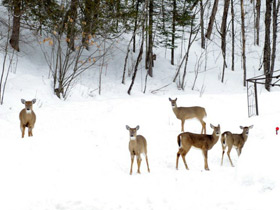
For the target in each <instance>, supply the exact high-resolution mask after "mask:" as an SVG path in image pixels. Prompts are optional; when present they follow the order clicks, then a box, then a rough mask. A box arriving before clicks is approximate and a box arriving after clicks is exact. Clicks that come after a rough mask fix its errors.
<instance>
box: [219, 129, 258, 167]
mask: <svg viewBox="0 0 280 210" xmlns="http://www.w3.org/2000/svg"><path fill="white" fill-rule="evenodd" d="M240 128H241V129H243V131H242V133H240V134H233V133H231V132H230V131H226V132H224V133H223V134H222V136H221V143H222V149H223V152H222V160H221V165H223V159H224V154H225V150H226V148H227V147H228V150H227V155H228V159H229V161H230V164H231V166H232V167H234V165H233V163H232V160H231V158H230V152H231V149H232V147H233V146H235V147H236V151H237V154H238V156H240V154H241V152H242V148H243V146H244V144H245V142H246V141H247V139H248V134H249V129H251V128H253V125H251V126H249V127H243V126H240Z"/></svg>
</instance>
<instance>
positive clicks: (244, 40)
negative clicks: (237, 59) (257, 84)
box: [240, 0, 247, 87]
mask: <svg viewBox="0 0 280 210" xmlns="http://www.w3.org/2000/svg"><path fill="white" fill-rule="evenodd" d="M240 10H241V36H242V64H243V86H244V87H246V73H247V70H246V37H245V12H244V0H240Z"/></svg>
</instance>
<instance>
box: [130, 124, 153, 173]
mask: <svg viewBox="0 0 280 210" xmlns="http://www.w3.org/2000/svg"><path fill="white" fill-rule="evenodd" d="M139 128H140V127H139V125H137V126H136V128H130V127H129V126H128V125H127V126H126V129H127V130H128V131H129V145H128V147H129V151H130V156H131V166H130V175H131V174H132V166H133V162H134V157H135V156H136V158H137V165H138V170H137V173H139V174H140V165H141V161H142V159H141V154H144V155H145V158H146V163H147V168H148V172H150V168H149V162H148V156H147V141H146V139H145V137H144V136H141V135H137V130H139Z"/></svg>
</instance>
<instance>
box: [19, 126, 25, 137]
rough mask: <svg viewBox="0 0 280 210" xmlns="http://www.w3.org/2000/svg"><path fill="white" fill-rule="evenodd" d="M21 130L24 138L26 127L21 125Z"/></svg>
mask: <svg viewBox="0 0 280 210" xmlns="http://www.w3.org/2000/svg"><path fill="white" fill-rule="evenodd" d="M20 129H21V138H23V137H24V133H25V126H24V125H20Z"/></svg>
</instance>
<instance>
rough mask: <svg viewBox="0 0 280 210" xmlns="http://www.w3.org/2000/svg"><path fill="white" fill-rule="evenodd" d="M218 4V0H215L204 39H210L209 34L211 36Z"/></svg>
mask: <svg viewBox="0 0 280 210" xmlns="http://www.w3.org/2000/svg"><path fill="white" fill-rule="evenodd" d="M218 3H219V0H215V2H214V5H213V9H212V13H211V16H210V20H209V24H208V28H207V32H206V35H205V37H206V38H207V39H210V37H211V34H212V29H213V25H214V20H215V17H216V13H217V9H218Z"/></svg>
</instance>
